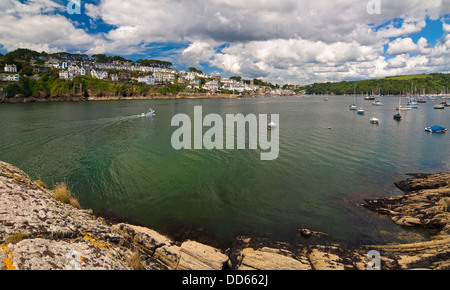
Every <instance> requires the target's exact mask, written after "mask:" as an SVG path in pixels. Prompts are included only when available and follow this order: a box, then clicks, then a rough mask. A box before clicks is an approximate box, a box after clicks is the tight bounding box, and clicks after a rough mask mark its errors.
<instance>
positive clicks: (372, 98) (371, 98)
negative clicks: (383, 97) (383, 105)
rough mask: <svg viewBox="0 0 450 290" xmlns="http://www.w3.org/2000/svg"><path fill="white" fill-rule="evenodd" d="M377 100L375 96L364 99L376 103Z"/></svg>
mask: <svg viewBox="0 0 450 290" xmlns="http://www.w3.org/2000/svg"><path fill="white" fill-rule="evenodd" d="M375 99H376V98H375V97H374V96H367V97H365V98H364V100H366V101H374V100H375Z"/></svg>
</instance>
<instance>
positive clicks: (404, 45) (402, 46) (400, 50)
mask: <svg viewBox="0 0 450 290" xmlns="http://www.w3.org/2000/svg"><path fill="white" fill-rule="evenodd" d="M417 48H418V46H417V45H416V44H415V43H414V42H413V41H412V39H411V38H397V39H395V40H394V41H392V42H391V43H389V48H388V50H387V53H388V54H390V55H397V54H404V53H411V52H413V51H416V50H417Z"/></svg>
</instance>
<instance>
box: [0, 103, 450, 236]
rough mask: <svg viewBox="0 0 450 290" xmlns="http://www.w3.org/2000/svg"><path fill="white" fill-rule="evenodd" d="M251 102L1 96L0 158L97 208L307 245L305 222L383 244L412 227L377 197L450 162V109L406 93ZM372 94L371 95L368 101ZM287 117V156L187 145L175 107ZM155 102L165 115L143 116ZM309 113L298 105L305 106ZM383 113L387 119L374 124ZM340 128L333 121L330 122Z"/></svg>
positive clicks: (154, 223) (161, 224)
mask: <svg viewBox="0 0 450 290" xmlns="http://www.w3.org/2000/svg"><path fill="white" fill-rule="evenodd" d="M323 99H324V98H323V97H295V98H264V99H242V100H167V101H166V100H161V101H117V102H116V101H111V102H89V103H48V104H14V105H9V104H2V105H0V117H1V118H0V160H2V161H6V162H10V163H12V164H14V165H16V166H18V167H20V168H21V169H23V170H25V171H26V172H27V173H29V174H30V175H31V177H33V178H37V177H38V176H40V177H41V178H42V180H43V181H44V182H46V183H47V184H49V185H53V184H55V183H58V182H62V181H64V182H66V183H68V185H69V186H70V188H71V189H72V191H73V192H74V194H75V195H76V196H77V197H78V198H79V200H80V202H81V204H82V205H83V207H85V208H92V209H93V210H95V211H102V212H103V213H105V214H110V215H114V216H116V217H119V218H122V219H125V220H128V221H132V222H135V223H139V224H142V225H145V226H148V227H150V228H154V229H156V230H160V231H162V232H165V233H170V234H174V235H176V234H178V233H179V232H180V229H185V228H189V229H192V230H194V231H201V232H202V233H204V234H208V235H211V236H212V237H215V238H218V239H222V240H224V241H228V240H229V239H231V238H232V236H233V235H235V234H255V235H259V236H264V237H270V238H275V239H279V240H284V241H288V242H297V243H304V242H305V241H304V240H303V239H302V238H301V237H300V236H299V235H298V234H297V229H299V228H310V229H313V230H317V231H323V232H327V233H329V234H330V237H329V241H330V242H336V243H344V244H367V243H369V244H371V243H383V242H388V241H393V240H394V241H395V240H402V239H406V238H405V237H408V238H407V239H409V237H411V235H414V236H415V235H418V234H417V233H411V232H407V231H405V230H404V229H402V228H400V227H398V226H396V225H394V224H393V223H392V222H391V221H390V220H388V219H385V218H383V217H380V216H378V215H376V214H374V213H371V212H369V211H368V210H366V209H364V208H363V207H361V206H360V204H362V203H363V201H364V199H365V198H376V197H385V196H390V195H398V194H399V193H400V192H399V191H398V190H396V189H395V187H394V185H393V182H395V181H397V180H401V179H405V175H404V174H405V173H410V172H429V173H434V172H439V171H449V170H450V165H449V157H448V156H450V146H448V144H449V142H448V140H449V139H448V138H449V135H448V134H443V135H441V134H429V133H426V132H425V131H424V128H425V127H428V126H432V125H441V126H444V127H448V126H450V112H449V111H448V109H446V110H444V111H440V110H439V111H438V110H434V109H433V106H434V103H432V102H430V101H428V103H427V104H422V105H421V106H420V108H419V109H416V110H413V111H408V112H402V114H403V115H404V120H403V121H402V122H396V121H394V120H393V115H394V114H395V113H396V111H395V105H396V104H397V103H398V99H397V98H387V97H386V98H384V99H383V100H382V101H383V102H384V106H383V107H375V106H372V105H371V102H364V103H363V104H364V106H365V109H366V112H367V114H366V116H359V115H357V114H356V113H355V112H352V111H350V110H349V109H348V107H349V105H350V104H352V103H353V102H354V99H353V97H330V100H329V101H328V102H325V101H324V100H323ZM360 102H362V101H360ZM196 105H201V106H203V114H204V115H206V114H209V113H218V114H221V115H222V116H223V117H224V119H225V114H238V113H242V114H244V115H246V114H249V113H254V114H280V155H279V158H278V159H277V160H276V161H265V162H263V161H260V153H261V152H260V151H259V150H257V151H254V150H253V151H252V150H239V151H238V150H234V151H226V150H223V151H208V150H192V151H175V150H174V149H172V146H171V143H170V140H171V136H172V133H173V132H174V131H175V129H176V128H174V127H171V126H170V123H171V119H172V117H173V116H174V115H175V114H178V113H186V114H188V115H190V116H193V111H194V106H196ZM148 107H153V108H154V109H155V110H156V111H157V115H156V117H154V118H140V117H138V114H140V113H141V112H144V111H146V110H147V108H148ZM294 110H298V112H294ZM371 117H377V118H379V119H380V120H381V123H380V124H379V125H372V124H370V123H369V119H370V118H371ZM329 127H331V130H329V129H328V128H329Z"/></svg>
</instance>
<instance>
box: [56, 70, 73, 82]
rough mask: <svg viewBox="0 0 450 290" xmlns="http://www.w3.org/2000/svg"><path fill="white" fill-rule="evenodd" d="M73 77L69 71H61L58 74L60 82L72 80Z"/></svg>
mask: <svg viewBox="0 0 450 290" xmlns="http://www.w3.org/2000/svg"><path fill="white" fill-rule="evenodd" d="M74 77H75V74H74V73H72V72H70V71H66V70H62V71H60V72H59V78H60V79H61V80H66V81H68V80H73V78H74Z"/></svg>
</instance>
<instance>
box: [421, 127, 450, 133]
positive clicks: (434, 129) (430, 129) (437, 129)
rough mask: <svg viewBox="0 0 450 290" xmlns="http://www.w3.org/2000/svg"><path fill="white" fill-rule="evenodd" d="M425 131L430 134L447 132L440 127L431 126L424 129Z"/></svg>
mask: <svg viewBox="0 0 450 290" xmlns="http://www.w3.org/2000/svg"><path fill="white" fill-rule="evenodd" d="M425 131H427V132H430V133H445V132H447V128H444V127H441V126H433V127H428V128H425Z"/></svg>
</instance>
